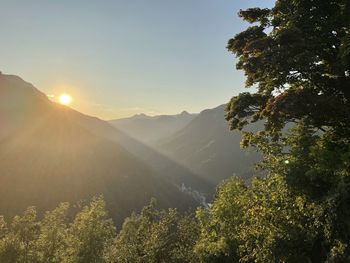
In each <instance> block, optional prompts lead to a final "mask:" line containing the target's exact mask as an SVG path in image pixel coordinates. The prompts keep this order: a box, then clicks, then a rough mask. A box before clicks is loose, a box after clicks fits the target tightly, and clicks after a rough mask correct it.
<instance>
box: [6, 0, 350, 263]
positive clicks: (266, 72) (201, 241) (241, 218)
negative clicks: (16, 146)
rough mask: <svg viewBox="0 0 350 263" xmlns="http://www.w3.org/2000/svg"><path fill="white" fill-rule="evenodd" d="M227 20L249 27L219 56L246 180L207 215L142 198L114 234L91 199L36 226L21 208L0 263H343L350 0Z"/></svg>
mask: <svg viewBox="0 0 350 263" xmlns="http://www.w3.org/2000/svg"><path fill="white" fill-rule="evenodd" d="M238 15H239V16H240V17H241V18H242V19H244V20H245V21H246V22H248V23H250V26H249V27H248V28H247V29H246V30H244V31H242V32H240V33H238V34H237V35H236V36H234V37H233V38H232V39H230V40H229V41H228V44H227V49H228V51H229V52H231V53H232V54H233V55H235V56H236V57H237V59H238V63H237V64H236V67H237V69H239V70H243V72H244V73H245V76H246V88H247V89H248V91H247V92H244V93H241V94H239V95H238V96H235V97H233V98H231V100H230V101H229V103H228V104H227V105H226V109H225V111H226V120H227V121H228V122H229V124H230V128H231V129H232V130H239V131H241V132H242V139H241V147H242V148H247V147H253V148H254V149H255V150H256V151H257V152H259V153H260V154H261V155H262V160H261V161H260V162H258V163H257V164H256V167H255V173H256V176H255V177H253V178H252V179H251V181H250V182H246V181H243V180H242V179H240V178H238V177H232V178H230V179H227V180H224V181H223V182H222V183H220V184H219V185H218V186H217V188H216V193H215V196H214V199H213V201H212V203H211V204H210V205H209V207H198V208H197V209H195V211H191V210H189V211H188V212H187V213H186V212H183V211H181V212H180V211H178V210H177V209H175V208H174V209H163V208H162V209H158V208H157V200H155V199H152V200H150V203H149V205H147V206H145V207H144V208H143V209H142V210H141V212H139V213H136V212H134V213H133V214H131V215H130V216H129V217H127V218H126V219H125V220H124V222H123V224H122V225H121V226H120V227H119V226H116V224H115V223H114V222H113V221H112V219H111V217H112V216H113V215H111V214H109V213H108V212H107V208H106V204H105V201H104V197H103V196H97V197H94V198H92V199H91V200H90V201H89V202H85V203H80V204H69V203H61V204H60V205H58V206H57V208H55V209H54V210H51V211H47V212H46V213H45V215H44V216H43V217H41V216H38V215H37V211H36V209H35V207H29V208H27V209H26V210H25V211H23V213H22V214H21V215H17V216H15V217H13V218H12V219H9V218H6V217H0V262H1V263H16V262H21V263H34V262H35V263H36V262H38V263H39V262H40V263H41V262H42V263H44V262H45V263H49V262H52V263H53V262H77V263H78V262H81V263H89V262H91V263H97V262H101V263H102V262H103V263H105V262H106V263H107V262H108V263H112V262H125V263H127V262H135V263H137V262H140V263H141V262H154V263H156V262H157V263H158V262H159V263H160V262H164V263H165V262H179V263H180V262H193V263H194V262H208V263H214V262H247V263H248V262H261V263H263V262H291V263H294V262H295V263H297V262H301V263H302V262H305V263H306V262H328V263H331V262H332V263H333V262H334V263H335V262H350V1H349V0H330V1H324V0H312V1H310V0H293V1H286V0H277V1H276V2H275V5H274V6H273V7H272V8H271V9H267V8H266V9H261V8H250V9H247V10H241V11H240V12H239V14H238ZM259 122H263V123H264V129H263V130H261V131H257V132H251V131H248V130H247V129H246V127H248V126H249V125H251V124H254V123H259ZM72 211H73V212H72ZM116 213H117V211H116Z"/></svg>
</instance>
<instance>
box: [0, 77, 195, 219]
mask: <svg viewBox="0 0 350 263" xmlns="http://www.w3.org/2000/svg"><path fill="white" fill-rule="evenodd" d="M0 125H1V126H0V130H1V133H0V214H5V215H7V216H12V215H13V214H16V213H19V212H20V211H21V210H23V209H24V208H25V207H27V206H29V205H35V206H37V207H38V210H39V211H44V210H47V209H51V208H53V207H55V206H56V205H57V203H58V202H62V201H69V202H76V201H78V200H80V199H87V198H90V197H91V196H94V195H98V194H103V195H104V196H105V198H106V200H107V206H108V208H109V210H110V212H111V216H112V217H113V218H114V219H115V220H116V221H117V222H121V220H122V219H123V218H124V217H125V216H127V215H129V214H130V213H131V212H132V211H134V210H138V209H140V208H141V207H142V206H143V205H145V204H146V203H148V202H149V199H150V198H151V197H156V198H157V199H158V201H159V205H160V206H161V207H178V208H180V209H187V208H188V207H189V206H191V205H195V202H194V201H193V199H192V198H190V197H189V196H187V195H185V194H183V193H181V192H180V191H179V190H178V188H177V187H176V185H175V184H173V183H171V182H170V181H169V180H166V179H164V178H162V177H159V176H157V175H155V174H154V173H153V171H152V169H151V168H150V167H149V166H147V165H146V164H144V162H142V161H141V160H140V159H139V158H137V157H136V156H135V155H133V154H131V153H130V152H129V151H127V150H126V149H125V148H124V147H122V146H121V145H120V144H118V143H117V142H116V140H114V141H112V140H110V139H109V138H108V137H109V136H110V137H114V138H116V137H117V139H119V140H125V139H122V138H121V137H119V136H121V134H122V133H120V132H119V131H117V130H115V129H114V128H112V127H111V126H110V125H109V124H108V123H106V122H104V121H101V120H99V119H97V118H93V117H89V116H86V115H83V114H81V113H79V112H76V111H74V110H72V109H70V108H67V107H64V106H61V105H57V104H56V103H53V102H51V101H49V100H48V99H47V98H46V96H45V95H44V94H43V93H41V92H39V91H38V90H37V89H35V88H34V87H33V86H32V85H31V84H29V83H27V82H24V81H23V80H22V79H20V78H19V77H16V76H10V75H0ZM112 134H113V136H112ZM123 138H124V137H123Z"/></svg>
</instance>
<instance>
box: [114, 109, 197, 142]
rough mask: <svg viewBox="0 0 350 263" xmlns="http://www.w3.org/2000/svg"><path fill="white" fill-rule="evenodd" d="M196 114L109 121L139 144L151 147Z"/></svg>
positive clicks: (185, 112) (143, 115) (135, 117)
mask: <svg viewBox="0 0 350 263" xmlns="http://www.w3.org/2000/svg"><path fill="white" fill-rule="evenodd" d="M195 116H196V114H190V113H188V112H187V111H183V112H182V113H180V114H177V115H159V116H147V115H145V114H137V115H135V116H133V117H130V118H124V119H116V120H111V121H109V122H110V123H111V124H112V125H113V126H114V127H116V128H118V129H119V130H121V131H123V132H125V133H126V134H128V135H129V136H131V137H133V138H135V139H137V140H138V141H140V142H143V143H146V144H150V145H152V144H153V143H155V142H156V141H158V140H160V139H163V138H165V137H168V136H169V135H170V134H172V133H175V132H177V131H179V130H181V129H182V128H184V127H185V126H186V125H187V124H188V123H190V121H192V120H193V119H194V118H195Z"/></svg>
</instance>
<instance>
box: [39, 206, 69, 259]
mask: <svg viewBox="0 0 350 263" xmlns="http://www.w3.org/2000/svg"><path fill="white" fill-rule="evenodd" d="M68 209H69V204H68V203H62V204H60V205H59V206H58V207H57V208H56V209H55V210H53V211H50V212H46V214H45V217H44V219H43V220H42V222H41V224H40V233H39V236H38V238H37V240H36V244H35V250H36V257H37V260H38V262H40V263H59V262H62V261H63V259H64V253H65V251H66V249H67V247H68V244H67V238H68V233H67V228H68V226H67V221H68V218H67V213H68Z"/></svg>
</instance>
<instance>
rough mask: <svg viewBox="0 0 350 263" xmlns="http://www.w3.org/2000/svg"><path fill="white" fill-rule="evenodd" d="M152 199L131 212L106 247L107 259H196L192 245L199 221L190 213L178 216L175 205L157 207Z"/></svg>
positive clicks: (177, 261) (179, 262) (156, 261)
mask: <svg viewBox="0 0 350 263" xmlns="http://www.w3.org/2000/svg"><path fill="white" fill-rule="evenodd" d="M155 204H156V203H155V200H152V201H151V203H150V204H149V205H148V206H145V207H144V208H143V210H142V211H141V213H140V214H138V215H137V214H133V215H132V216H131V217H129V218H127V219H126V220H125V221H124V224H123V227H122V229H121V231H120V232H119V234H118V236H117V238H116V239H115V242H114V245H113V246H111V247H110V248H109V249H108V252H107V253H106V258H107V261H108V262H111V263H112V262H118V263H119V262H125V263H127V262H135V263H137V262H140V263H141V262H154V263H162V262H164V263H165V262H172V263H182V262H198V259H197V257H196V255H195V254H194V252H193V247H194V245H195V242H196V240H197V237H198V224H197V222H196V221H195V219H194V217H193V216H192V215H184V216H181V215H180V214H179V213H178V212H177V211H176V209H168V210H161V211H158V210H157V209H155Z"/></svg>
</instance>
